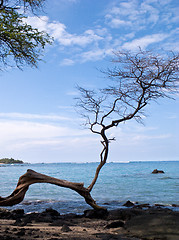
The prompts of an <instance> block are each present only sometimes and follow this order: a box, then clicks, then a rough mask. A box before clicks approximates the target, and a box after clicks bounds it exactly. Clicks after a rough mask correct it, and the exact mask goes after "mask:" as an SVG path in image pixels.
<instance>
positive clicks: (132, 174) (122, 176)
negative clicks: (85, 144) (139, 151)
mask: <svg viewBox="0 0 179 240" xmlns="http://www.w3.org/2000/svg"><path fill="white" fill-rule="evenodd" d="M96 167H97V163H81V164H79V163H49V164H24V165H19V164H18V165H2V166H1V167H0V183H1V185H0V196H2V197H5V196H8V195H10V194H11V192H12V191H13V190H14V189H15V187H16V184H17V182H18V178H19V176H21V175H23V174H24V173H25V172H26V170H27V169H33V170H35V171H37V172H40V173H43V174H47V175H50V176H53V177H56V178H60V179H65V180H68V181H74V182H84V183H85V186H88V185H89V184H90V182H91V181H92V179H93V176H94V174H95V169H96ZM156 168H157V169H159V170H163V171H164V172H165V174H151V172H152V171H153V170H154V169H156ZM92 196H93V197H94V199H95V200H96V201H97V203H98V204H101V205H105V206H106V207H107V208H109V209H112V208H116V207H120V206H122V204H123V203H125V202H126V201H127V200H130V201H133V202H136V201H137V202H139V203H150V204H152V205H153V204H155V203H157V204H164V205H171V204H177V205H179V161H175V162H172V161H168V162H130V163H107V164H106V165H105V166H104V167H103V169H102V170H101V173H100V175H99V178H98V181H97V183H96V185H95V187H94V189H93V191H92ZM48 207H53V208H54V209H56V210H58V211H59V212H61V213H68V212H75V213H82V212H83V211H84V210H85V209H87V208H89V206H88V205H87V204H86V203H85V201H84V200H83V198H82V197H81V196H80V195H78V194H77V193H75V192H74V191H72V190H70V189H65V188H61V187H58V186H55V185H51V184H46V183H45V184H44V183H38V184H34V185H31V186H30V188H29V190H28V192H27V193H26V196H25V199H24V201H23V202H22V203H21V204H18V205H16V206H13V207H10V209H15V208H24V210H25V211H26V212H31V211H43V210H44V209H46V208H48Z"/></svg>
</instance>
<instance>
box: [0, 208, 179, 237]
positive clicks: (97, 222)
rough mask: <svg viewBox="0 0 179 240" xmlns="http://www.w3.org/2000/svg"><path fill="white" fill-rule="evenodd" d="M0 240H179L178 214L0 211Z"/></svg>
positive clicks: (140, 210)
mask: <svg viewBox="0 0 179 240" xmlns="http://www.w3.org/2000/svg"><path fill="white" fill-rule="evenodd" d="M0 239H1V240H33V239H39V240H57V239H69V240H72V239H73V240H75V239H76V240H80V239H91V240H96V239H103V240H108V239H111V240H112V239H122V240H129V239H131V240H138V239H153V240H154V239H163V240H164V239H165V240H178V239H179V212H177V211H172V210H170V209H168V208H164V207H161V206H149V205H148V204H144V205H134V206H132V207H129V208H123V209H116V210H111V211H98V212H96V211H94V210H86V211H85V212H84V214H82V215H77V214H67V215H60V214H59V213H58V212H57V211H56V210H53V209H46V211H44V212H42V213H30V214H24V211H23V210H22V209H17V210H13V211H10V210H7V209H3V208H1V209H0Z"/></svg>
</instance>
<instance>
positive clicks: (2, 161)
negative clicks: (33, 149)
mask: <svg viewBox="0 0 179 240" xmlns="http://www.w3.org/2000/svg"><path fill="white" fill-rule="evenodd" d="M16 163H20V164H23V163H24V162H23V161H21V160H15V159H13V158H1V159H0V164H16Z"/></svg>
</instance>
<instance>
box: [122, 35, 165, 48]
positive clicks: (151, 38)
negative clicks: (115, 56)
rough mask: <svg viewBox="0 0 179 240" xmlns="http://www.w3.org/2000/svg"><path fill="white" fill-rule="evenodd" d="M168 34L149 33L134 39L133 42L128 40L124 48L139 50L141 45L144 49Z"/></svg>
mask: <svg viewBox="0 0 179 240" xmlns="http://www.w3.org/2000/svg"><path fill="white" fill-rule="evenodd" d="M167 37H168V35H167V34H152V35H147V36H144V37H142V38H138V39H134V40H132V41H131V42H126V43H124V44H123V46H122V47H123V48H125V49H127V50H137V49H138V48H139V47H141V48H142V49H145V48H147V47H148V46H149V45H150V44H152V43H158V42H161V41H163V40H164V39H165V38H167Z"/></svg>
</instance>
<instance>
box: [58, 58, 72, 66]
mask: <svg viewBox="0 0 179 240" xmlns="http://www.w3.org/2000/svg"><path fill="white" fill-rule="evenodd" d="M74 64H75V61H74V60H72V59H68V58H65V59H63V60H62V61H61V63H60V65H61V66H72V65H74Z"/></svg>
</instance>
